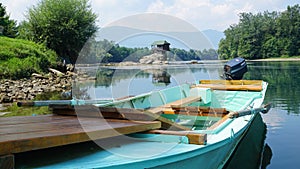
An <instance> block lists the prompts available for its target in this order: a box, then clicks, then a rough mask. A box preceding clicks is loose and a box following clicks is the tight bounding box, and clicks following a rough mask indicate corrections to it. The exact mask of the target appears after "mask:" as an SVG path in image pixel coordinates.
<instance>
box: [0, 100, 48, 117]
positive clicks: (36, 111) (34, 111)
mask: <svg viewBox="0 0 300 169" xmlns="http://www.w3.org/2000/svg"><path fill="white" fill-rule="evenodd" d="M0 112H1V111H0ZM2 112H10V113H8V114H5V115H3V116H0V118H1V117H12V116H36V115H44V114H51V113H52V112H51V111H49V110H48V107H18V106H17V104H16V103H13V104H12V106H9V107H8V108H7V109H6V110H4V111H2Z"/></svg>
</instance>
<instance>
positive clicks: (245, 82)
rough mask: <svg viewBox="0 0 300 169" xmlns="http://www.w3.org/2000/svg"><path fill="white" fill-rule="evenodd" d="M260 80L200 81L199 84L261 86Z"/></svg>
mask: <svg viewBox="0 0 300 169" xmlns="http://www.w3.org/2000/svg"><path fill="white" fill-rule="evenodd" d="M262 82H263V81H262V80H200V84H223V85H262Z"/></svg>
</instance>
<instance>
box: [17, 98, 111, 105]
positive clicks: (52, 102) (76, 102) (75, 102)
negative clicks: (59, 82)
mask: <svg viewBox="0 0 300 169" xmlns="http://www.w3.org/2000/svg"><path fill="white" fill-rule="evenodd" d="M112 101H113V99H97V100H76V99H73V100H41V101H26V102H17V105H18V106H19V107H21V106H49V105H71V106H75V105H91V104H104V103H109V102H112Z"/></svg>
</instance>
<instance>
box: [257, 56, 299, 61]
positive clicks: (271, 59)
mask: <svg viewBox="0 0 300 169" xmlns="http://www.w3.org/2000/svg"><path fill="white" fill-rule="evenodd" d="M251 61H272V62H273V61H280V62H284V61H300V57H291V58H267V59H255V60H251Z"/></svg>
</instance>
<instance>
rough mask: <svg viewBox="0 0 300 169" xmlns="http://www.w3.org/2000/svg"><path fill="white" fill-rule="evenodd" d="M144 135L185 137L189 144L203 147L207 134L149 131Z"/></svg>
mask: <svg viewBox="0 0 300 169" xmlns="http://www.w3.org/2000/svg"><path fill="white" fill-rule="evenodd" d="M145 133H148V134H166V135H176V136H186V137H188V139H189V144H198V145H204V144H206V141H207V134H200V133H196V132H192V131H190V132H189V131H170V130H150V131H147V132H145Z"/></svg>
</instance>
